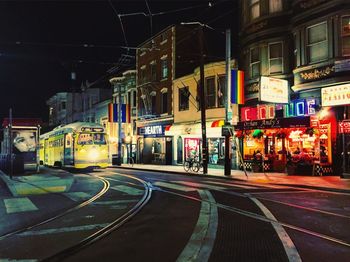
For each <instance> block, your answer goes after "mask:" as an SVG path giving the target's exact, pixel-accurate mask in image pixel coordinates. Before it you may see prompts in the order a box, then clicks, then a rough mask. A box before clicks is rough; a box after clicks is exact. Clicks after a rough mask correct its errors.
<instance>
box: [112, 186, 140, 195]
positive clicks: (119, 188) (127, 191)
mask: <svg viewBox="0 0 350 262" xmlns="http://www.w3.org/2000/svg"><path fill="white" fill-rule="evenodd" d="M111 189H113V190H117V191H120V192H123V193H125V194H128V195H133V196H140V195H143V194H144V190H141V189H137V188H134V187H130V186H124V185H120V186H114V187H111Z"/></svg>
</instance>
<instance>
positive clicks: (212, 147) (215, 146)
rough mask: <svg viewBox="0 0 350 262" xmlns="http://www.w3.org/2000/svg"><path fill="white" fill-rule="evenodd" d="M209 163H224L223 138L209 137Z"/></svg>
mask: <svg viewBox="0 0 350 262" xmlns="http://www.w3.org/2000/svg"><path fill="white" fill-rule="evenodd" d="M208 150H209V164H214V165H217V164H224V158H225V141H224V139H223V138H209V139H208Z"/></svg>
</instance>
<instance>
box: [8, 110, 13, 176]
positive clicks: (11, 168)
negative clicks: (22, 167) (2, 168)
mask: <svg viewBox="0 0 350 262" xmlns="http://www.w3.org/2000/svg"><path fill="white" fill-rule="evenodd" d="M9 122H10V123H9V140H10V141H9V147H10V148H9V149H10V179H12V174H13V156H12V153H13V152H12V146H13V141H12V108H10V110H9Z"/></svg>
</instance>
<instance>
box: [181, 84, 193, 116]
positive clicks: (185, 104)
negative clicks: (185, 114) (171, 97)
mask: <svg viewBox="0 0 350 262" xmlns="http://www.w3.org/2000/svg"><path fill="white" fill-rule="evenodd" d="M189 97H190V92H189V90H188V86H185V87H181V88H179V111H185V110H188V109H189V101H190V100H189Z"/></svg>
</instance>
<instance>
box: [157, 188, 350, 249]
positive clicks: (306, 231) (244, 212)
mask: <svg viewBox="0 0 350 262" xmlns="http://www.w3.org/2000/svg"><path fill="white" fill-rule="evenodd" d="M154 189H156V190H158V191H161V192H164V193H168V194H173V195H176V196H179V197H183V198H186V199H189V200H193V201H197V202H203V201H204V202H207V203H208V204H211V205H216V206H217V207H218V208H221V209H224V210H227V211H230V212H233V213H236V214H240V215H243V216H247V217H250V218H253V219H257V220H260V221H263V222H266V223H271V224H274V223H275V224H278V225H280V226H283V227H284V228H288V229H291V230H294V231H298V232H300V233H303V234H307V235H310V236H313V237H317V238H319V239H323V240H327V241H330V242H333V243H336V244H339V245H342V246H345V247H347V248H349V247H350V243H349V242H347V241H344V240H341V239H338V238H336V237H332V236H329V235H326V234H322V233H319V232H316V231H313V230H309V229H307V228H303V227H300V226H296V225H292V224H290V223H286V222H283V221H281V220H278V219H271V218H267V217H266V216H264V215H261V214H257V213H254V212H251V211H247V210H243V209H240V208H236V207H234V206H229V205H224V204H220V203H217V202H208V201H205V200H202V199H200V198H198V197H194V196H189V195H185V194H181V193H177V192H173V191H169V190H165V189H162V188H160V187H154ZM210 190H213V191H219V192H223V193H227V194H230V193H232V195H235V196H240V197H245V198H248V199H249V196H248V195H245V194H242V193H236V192H227V191H224V190H215V189H210ZM280 204H281V203H280ZM297 208H300V207H297ZM310 211H313V212H318V211H315V210H310ZM321 213H323V212H321ZM328 215H332V214H328ZM345 218H349V217H348V216H345Z"/></svg>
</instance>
